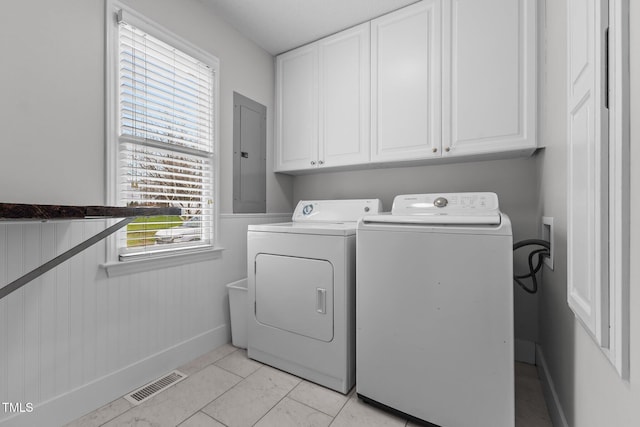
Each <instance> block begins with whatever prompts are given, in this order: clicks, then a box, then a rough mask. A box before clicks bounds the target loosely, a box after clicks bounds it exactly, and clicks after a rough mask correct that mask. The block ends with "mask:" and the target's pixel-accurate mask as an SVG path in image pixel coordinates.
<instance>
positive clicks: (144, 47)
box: [118, 21, 215, 255]
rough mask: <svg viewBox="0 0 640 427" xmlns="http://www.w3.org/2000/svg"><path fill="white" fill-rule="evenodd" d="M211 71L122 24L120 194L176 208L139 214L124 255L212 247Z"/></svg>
mask: <svg viewBox="0 0 640 427" xmlns="http://www.w3.org/2000/svg"><path fill="white" fill-rule="evenodd" d="M214 78H215V75H214V70H213V69H212V68H211V67H209V66H207V65H206V64H204V63H202V62H201V61H198V60H197V59H195V58H193V57H191V56H189V55H187V54H186V53H184V52H182V51H180V50H178V49H176V48H174V47H172V46H170V45H168V44H166V43H164V42H163V41H161V40H158V39H156V38H154V37H152V36H150V35H149V34H146V33H145V32H143V31H141V30H139V29H137V28H135V27H133V26H132V25H129V24H127V23H126V22H122V21H121V22H120V23H119V123H120V131H119V158H118V164H119V177H120V181H119V183H118V185H119V194H120V198H121V202H122V203H124V204H126V205H127V206H175V207H180V208H182V216H181V217H151V218H140V219H138V220H136V221H134V222H133V223H131V224H130V225H129V226H128V227H127V230H126V231H123V233H122V237H121V239H120V244H119V246H120V248H121V250H120V252H121V254H124V255H130V254H140V253H149V252H158V251H166V250H172V249H176V248H183V247H193V246H194V245H195V246H201V245H208V244H210V243H211V241H212V234H213V212H214V209H213V208H214V207H213V191H214V187H213V135H214V129H213V123H214V121H213V117H214V116H213V115H214V111H213V106H214V102H213V99H214V95H215V94H214V93H213V92H214V87H215V86H214Z"/></svg>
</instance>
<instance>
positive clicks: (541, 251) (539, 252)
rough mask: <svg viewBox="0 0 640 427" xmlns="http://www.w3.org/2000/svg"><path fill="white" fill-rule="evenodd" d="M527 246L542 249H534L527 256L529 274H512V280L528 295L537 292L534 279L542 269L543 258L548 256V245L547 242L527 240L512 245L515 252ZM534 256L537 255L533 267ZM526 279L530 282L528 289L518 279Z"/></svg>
mask: <svg viewBox="0 0 640 427" xmlns="http://www.w3.org/2000/svg"><path fill="white" fill-rule="evenodd" d="M529 245H536V246H542V247H543V249H536V250H533V251H531V252H530V253H529V256H528V264H529V273H527V274H514V275H513V280H515V281H516V283H517V284H518V285H520V287H522V289H524V290H525V291H526V292H528V293H530V294H535V293H536V292H538V280H537V279H536V273H537V272H538V271H540V268H542V263H543V262H544V257H545V256H549V248H550V245H549V242H547V241H546V240H540V239H527V240H522V241H520V242H517V243H514V245H513V250H514V251H516V250H517V249H520V248H522V247H524V246H529ZM536 255H538V263H537V264H536V265H535V267H534V265H533V258H534V257H535V256H536ZM528 277H531V282H532V286H531V287H528V286H527V285H525V284H524V282H522V281H521V280H520V279H526V278H528Z"/></svg>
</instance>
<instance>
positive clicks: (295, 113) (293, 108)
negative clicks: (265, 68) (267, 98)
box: [275, 44, 318, 171]
mask: <svg viewBox="0 0 640 427" xmlns="http://www.w3.org/2000/svg"><path fill="white" fill-rule="evenodd" d="M317 63H318V49H317V44H311V45H308V46H303V47H301V48H298V49H295V50H293V51H291V52H287V53H285V54H283V55H280V56H278V58H277V61H276V69H277V76H276V78H277V88H278V89H277V94H276V96H277V99H276V102H277V122H276V165H275V170H276V171H283V170H294V169H308V168H311V167H314V166H315V165H316V162H317V157H318V83H317V82H318V78H317V69H318V65H317Z"/></svg>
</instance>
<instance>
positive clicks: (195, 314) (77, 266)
mask: <svg viewBox="0 0 640 427" xmlns="http://www.w3.org/2000/svg"><path fill="white" fill-rule="evenodd" d="M290 218H291V217H290V214H269V215H259V214H257V215H222V216H221V218H220V222H219V233H220V234H219V243H220V245H221V246H222V247H224V248H225V250H224V252H223V255H222V257H220V258H219V259H214V260H210V261H203V262H197V263H192V264H185V265H179V266H175V267H169V268H164V269H158V270H154V271H148V272H143V273H136V274H131V275H124V276H119V277H112V278H108V277H107V275H106V273H105V270H104V269H103V268H101V267H100V264H103V263H104V262H105V259H106V256H105V255H106V247H105V243H104V240H103V241H101V242H100V243H98V244H96V245H94V246H92V247H90V248H88V249H86V250H85V251H83V252H82V253H80V254H78V255H76V256H75V257H73V258H71V259H70V260H68V261H66V262H64V263H63V264H61V265H59V266H58V267H56V268H54V269H53V270H51V271H49V272H47V273H46V274H44V275H42V276H40V277H39V278H37V279H35V280H34V281H32V282H31V283H29V284H27V285H26V286H24V287H22V288H21V289H19V290H18V291H16V292H14V293H12V294H10V295H8V296H7V297H5V298H3V299H2V300H0V402H11V403H22V404H23V407H24V405H26V403H31V404H33V407H34V409H33V412H31V413H23V414H15V413H10V412H9V413H7V412H5V411H4V410H3V406H0V426H3V427H4V426H9V425H11V426H13V425H30V426H38V425H54V424H55V425H58V424H64V423H65V422H67V421H70V420H72V419H75V418H77V417H79V416H81V415H83V414H84V413H86V412H89V411H91V410H93V409H95V408H97V407H99V406H101V405H103V404H106V403H108V402H109V401H110V400H109V399H113V398H116V397H119V396H121V395H123V394H125V393H127V392H129V391H131V390H132V389H135V388H136V387H138V386H140V385H143V384H144V383H146V382H148V381H149V380H152V379H154V378H155V377H157V376H159V375H161V374H163V373H164V372H165V370H168V369H173V368H175V367H177V366H179V365H180V364H182V363H185V362H187V361H189V360H192V359H194V358H196V357H197V356H199V355H200V354H199V353H202V352H204V351H208V350H211V349H213V348H214V347H216V346H218V345H221V344H222V343H224V342H228V341H229V326H228V323H229V307H228V296H227V290H226V288H225V285H226V284H227V283H229V282H232V281H234V280H238V279H241V278H244V277H246V268H247V260H246V253H247V250H246V249H247V247H246V231H247V226H248V225H249V224H262V223H269V222H284V221H289V220H290ZM104 228H105V221H103V220H88V221H51V222H44V223H41V222H23V223H17V222H7V223H0V286H4V285H6V284H7V283H9V282H11V281H13V280H15V279H16V278H18V277H20V276H21V275H23V274H25V273H27V272H28V271H30V270H32V269H33V268H35V267H37V266H39V265H41V264H42V263H44V262H46V261H48V260H49V259H51V258H53V257H54V256H56V255H59V254H61V253H62V252H64V251H65V250H67V249H69V248H71V247H72V246H73V245H75V244H77V243H80V242H81V241H83V240H84V239H86V238H89V237H90V236H92V235H94V234H96V233H98V232H99V231H101V230H102V229H104ZM221 331H222V333H223V335H220V333H221ZM214 336H216V337H218V336H221V337H224V340H223V342H216V340H215V339H212V338H211V337H214ZM220 339H222V338H220ZM220 339H217V341H220ZM225 340H226V341H225ZM203 343H204V344H203ZM181 346H182V348H181ZM171 366H173V368H171ZM123 372H127V375H123ZM136 372H138V373H139V375H136ZM114 379H118V381H114ZM84 391H86V393H84ZM89 391H91V393H88V392H89ZM83 394H85V395H87V394H89V395H91V396H90V397H87V396H83V398H82V399H77V400H75V401H78V402H81V403H80V404H78V405H75V406H71V411H70V407H69V405H68V403H66V402H68V401H69V398H70V397H71V396H73V395H76V396H82V395H83ZM39 414H40V415H39ZM45 415H46V416H45Z"/></svg>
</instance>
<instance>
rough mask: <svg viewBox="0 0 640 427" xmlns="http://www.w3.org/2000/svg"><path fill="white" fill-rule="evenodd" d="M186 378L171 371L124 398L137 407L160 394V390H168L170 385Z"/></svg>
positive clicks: (178, 372)
mask: <svg viewBox="0 0 640 427" xmlns="http://www.w3.org/2000/svg"><path fill="white" fill-rule="evenodd" d="M185 378H187V376H186V375H185V374H183V373H182V372H180V371H173V372H170V373H168V374H167V375H165V376H164V377H162V378H160V379H157V380H155V381H154V382H152V383H149V384H147V385H145V386H143V387H141V388H139V389H137V390H136V391H134V392H132V393H130V394H128V395H126V396H125V397H124V398H125V399H127V400H128V401H129V402H131V403H133V404H134V405H139V404H141V403H142V402H144V401H145V400H147V399H150V398H151V397H153V396H155V395H156V394H158V393H160V392H161V391H162V390H165V389H167V388H169V387H170V386H171V385H172V384H176V383H178V382H180V381H182V380H183V379H185Z"/></svg>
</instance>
